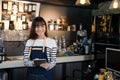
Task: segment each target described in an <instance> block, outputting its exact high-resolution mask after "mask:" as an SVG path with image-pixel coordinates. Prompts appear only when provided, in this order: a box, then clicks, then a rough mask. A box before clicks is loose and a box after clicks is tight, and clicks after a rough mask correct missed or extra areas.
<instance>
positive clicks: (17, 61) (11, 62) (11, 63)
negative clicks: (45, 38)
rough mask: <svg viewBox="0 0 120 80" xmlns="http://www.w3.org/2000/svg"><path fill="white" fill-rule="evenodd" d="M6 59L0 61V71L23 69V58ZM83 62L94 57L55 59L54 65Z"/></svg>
mask: <svg viewBox="0 0 120 80" xmlns="http://www.w3.org/2000/svg"><path fill="white" fill-rule="evenodd" d="M7 58H8V60H6V61H2V63H0V69H5V68H18V67H25V66H24V62H23V56H11V57H7ZM85 60H94V55H80V56H65V57H57V59H56V63H57V64H58V63H68V62H77V61H85Z"/></svg>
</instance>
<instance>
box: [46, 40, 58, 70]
mask: <svg viewBox="0 0 120 80" xmlns="http://www.w3.org/2000/svg"><path fill="white" fill-rule="evenodd" d="M56 53H57V44H56V42H55V40H53V45H52V49H51V50H50V62H49V68H48V70H50V69H52V68H53V67H54V66H55V65H56Z"/></svg>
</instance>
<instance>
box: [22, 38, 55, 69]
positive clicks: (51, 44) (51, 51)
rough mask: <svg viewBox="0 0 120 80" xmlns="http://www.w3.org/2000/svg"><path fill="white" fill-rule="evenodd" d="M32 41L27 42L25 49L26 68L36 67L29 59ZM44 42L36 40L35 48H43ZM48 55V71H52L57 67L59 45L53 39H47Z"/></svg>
mask: <svg viewBox="0 0 120 80" xmlns="http://www.w3.org/2000/svg"><path fill="white" fill-rule="evenodd" d="M33 41H34V40H32V39H29V40H28V41H27V42H26V45H25V49H24V64H25V66H28V67H33V66H34V65H33V64H32V61H30V58H29V52H30V47H31V46H32V44H33ZM43 41H44V39H36V40H35V42H34V44H33V46H38V47H39V46H40V47H41V46H43ZM45 47H46V53H47V58H48V63H49V68H48V70H50V69H52V68H53V67H54V66H55V65H56V53H57V44H56V42H55V40H54V39H52V38H46V44H45Z"/></svg>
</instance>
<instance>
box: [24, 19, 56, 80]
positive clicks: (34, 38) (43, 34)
mask: <svg viewBox="0 0 120 80" xmlns="http://www.w3.org/2000/svg"><path fill="white" fill-rule="evenodd" d="M56 53H57V44H56V41H55V40H54V39H52V38H48V37H47V25H46V22H45V20H44V19H43V18H42V17H36V18H35V19H34V20H33V22H32V27H31V31H30V35H29V38H28V41H27V43H26V46H25V50H24V64H25V66H27V67H28V69H27V70H28V80H52V72H51V70H52V68H53V67H54V66H55V65H56ZM43 59H44V60H45V61H43V62H42V63H41V61H40V64H39V63H38V62H37V65H36V60H43Z"/></svg>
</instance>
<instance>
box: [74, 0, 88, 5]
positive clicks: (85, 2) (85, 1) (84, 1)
mask: <svg viewBox="0 0 120 80" xmlns="http://www.w3.org/2000/svg"><path fill="white" fill-rule="evenodd" d="M75 5H78V6H80V5H81V6H82V5H90V1H89V0H77V1H76V3H75Z"/></svg>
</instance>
